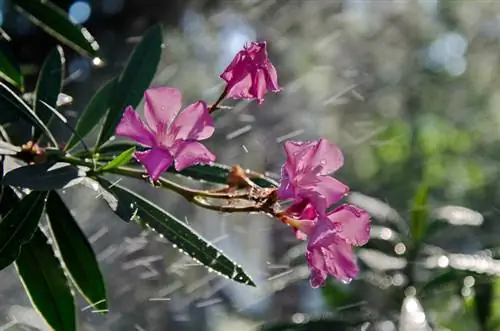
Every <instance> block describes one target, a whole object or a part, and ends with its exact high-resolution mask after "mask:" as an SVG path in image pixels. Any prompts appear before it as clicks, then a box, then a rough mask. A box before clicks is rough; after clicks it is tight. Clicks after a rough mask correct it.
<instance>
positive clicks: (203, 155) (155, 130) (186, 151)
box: [115, 87, 215, 180]
mask: <svg viewBox="0 0 500 331" xmlns="http://www.w3.org/2000/svg"><path fill="white" fill-rule="evenodd" d="M144 98H145V103H144V115H145V118H146V121H145V123H144V122H143V121H142V120H141V119H140V117H139V115H138V114H137V113H136V112H135V111H134V109H133V108H132V107H131V106H128V107H127V108H126V109H125V112H124V114H123V117H122V119H121V121H120V123H119V124H118V126H117V127H116V131H115V134H116V135H117V136H121V137H126V138H130V139H132V140H135V141H137V142H138V143H140V144H142V145H144V146H147V147H150V149H148V150H146V151H144V152H135V154H134V157H135V158H136V159H137V161H139V162H140V163H141V164H142V165H143V166H144V168H146V171H147V172H148V174H149V176H150V177H151V179H153V180H157V179H158V178H159V177H160V175H161V174H162V173H163V172H165V171H166V170H167V169H168V168H169V167H170V166H171V165H172V163H174V164H175V169H176V170H177V171H180V170H182V169H184V168H187V167H189V166H192V165H195V164H205V163H210V162H213V161H215V155H214V154H213V153H212V152H210V151H209V150H208V149H207V148H206V147H205V146H204V145H203V144H201V143H200V142H199V141H200V140H204V139H207V138H209V137H210V136H211V135H212V134H213V132H214V130H215V128H214V124H213V120H212V117H211V116H210V114H209V113H208V108H207V105H206V104H205V102H203V101H197V102H195V103H193V104H191V105H189V106H187V107H186V108H185V109H184V110H183V111H182V112H180V110H181V105H182V96H181V93H180V91H179V90H178V89H176V88H171V87H156V88H150V89H148V90H146V92H145V93H144Z"/></svg>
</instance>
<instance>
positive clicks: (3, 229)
mask: <svg viewBox="0 0 500 331" xmlns="http://www.w3.org/2000/svg"><path fill="white" fill-rule="evenodd" d="M46 197H47V194H46V193H44V192H31V193H30V194H29V195H27V196H26V197H25V198H24V199H22V200H21V202H19V204H17V205H16V206H15V207H14V208H12V209H11V210H10V211H9V213H8V214H7V215H5V217H4V218H3V219H2V220H1V221H0V270H2V269H4V268H5V267H7V266H9V265H10V264H11V263H12V262H14V260H15V259H17V257H18V256H19V252H20V249H21V246H22V245H24V244H25V243H26V242H28V241H29V240H30V239H31V237H32V236H33V233H34V232H35V230H36V228H37V226H38V222H39V221H40V217H41V216H42V213H43V209H44V206H45V199H46Z"/></svg>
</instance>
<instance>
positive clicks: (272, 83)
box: [266, 62, 283, 93]
mask: <svg viewBox="0 0 500 331" xmlns="http://www.w3.org/2000/svg"><path fill="white" fill-rule="evenodd" d="M266 81H267V86H269V88H270V90H271V91H273V92H276V93H277V92H281V91H283V89H282V88H281V87H279V86H278V73H277V72H276V68H275V67H274V66H273V65H272V63H270V62H269V64H268V65H267V75H266Z"/></svg>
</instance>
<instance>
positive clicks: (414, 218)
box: [410, 184, 429, 241]
mask: <svg viewBox="0 0 500 331" xmlns="http://www.w3.org/2000/svg"><path fill="white" fill-rule="evenodd" d="M427 200H428V187H427V185H425V184H424V185H421V186H420V187H419V188H418V190H417V192H416V194H415V197H414V199H413V206H412V208H411V219H410V224H411V226H410V227H411V234H412V237H413V240H414V241H419V240H420V239H421V238H422V236H423V235H424V233H425V232H426V229H427V226H428V224H429V206H428V201H427Z"/></svg>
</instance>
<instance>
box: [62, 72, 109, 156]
mask: <svg viewBox="0 0 500 331" xmlns="http://www.w3.org/2000/svg"><path fill="white" fill-rule="evenodd" d="M115 86H116V78H113V79H111V80H110V81H108V82H107V83H106V84H104V85H103V86H102V87H101V88H100V89H99V90H98V91H97V92H96V94H95V95H94V96H93V97H92V99H91V100H90V102H89V103H88V105H87V107H86V108H85V110H84V111H83V113H82V115H81V116H80V118H79V119H78V122H77V123H76V126H75V131H76V133H77V135H75V134H73V135H72V136H71V138H70V139H69V141H68V143H67V144H66V147H65V149H66V150H67V151H70V150H72V149H73V148H74V147H75V146H76V145H77V143H78V141H79V140H80V138H84V137H85V136H86V135H87V134H89V133H90V132H91V131H92V129H93V128H94V127H95V126H96V125H97V124H98V123H99V121H100V120H101V119H102V118H103V117H104V116H105V115H106V112H107V109H108V105H109V103H110V100H111V96H112V95H113V90H114V88H115Z"/></svg>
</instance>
